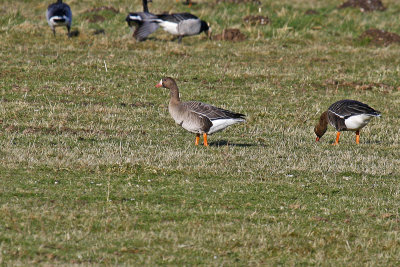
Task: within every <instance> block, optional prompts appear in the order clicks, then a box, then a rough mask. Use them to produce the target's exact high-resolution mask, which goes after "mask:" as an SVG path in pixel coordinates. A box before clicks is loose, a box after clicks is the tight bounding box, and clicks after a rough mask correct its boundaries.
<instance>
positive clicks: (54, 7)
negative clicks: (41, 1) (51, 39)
mask: <svg viewBox="0 0 400 267" xmlns="http://www.w3.org/2000/svg"><path fill="white" fill-rule="evenodd" d="M46 19H47V23H48V24H49V26H50V28H51V29H52V31H53V34H54V36H56V29H55V28H56V27H61V26H66V27H67V30H68V37H71V23H72V12H71V8H70V7H69V5H67V4H65V3H63V2H62V0H58V1H57V2H56V3H53V4H51V5H49V6H48V8H47V12H46Z"/></svg>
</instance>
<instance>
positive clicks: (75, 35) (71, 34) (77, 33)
mask: <svg viewBox="0 0 400 267" xmlns="http://www.w3.org/2000/svg"><path fill="white" fill-rule="evenodd" d="M79 34H80V32H79V31H78V30H73V31H71V32H70V33H69V36H70V37H78V36H79Z"/></svg>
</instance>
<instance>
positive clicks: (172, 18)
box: [157, 13, 199, 23]
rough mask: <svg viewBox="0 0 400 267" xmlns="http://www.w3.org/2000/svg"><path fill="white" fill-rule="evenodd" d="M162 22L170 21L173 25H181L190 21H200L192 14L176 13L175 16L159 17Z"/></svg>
mask: <svg viewBox="0 0 400 267" xmlns="http://www.w3.org/2000/svg"><path fill="white" fill-rule="evenodd" d="M157 17H158V18H159V19H160V20H163V21H169V22H173V23H179V22H182V21H185V20H188V19H199V18H198V17H196V16H195V15H193V14H190V13H175V14H161V15H157Z"/></svg>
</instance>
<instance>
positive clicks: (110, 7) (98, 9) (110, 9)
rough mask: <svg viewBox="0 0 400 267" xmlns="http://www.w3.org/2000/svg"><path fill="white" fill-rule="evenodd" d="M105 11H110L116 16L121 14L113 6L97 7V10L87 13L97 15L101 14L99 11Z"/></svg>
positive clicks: (90, 10)
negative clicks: (97, 13) (96, 13)
mask: <svg viewBox="0 0 400 267" xmlns="http://www.w3.org/2000/svg"><path fill="white" fill-rule="evenodd" d="M103 10H109V11H111V12H113V13H115V14H118V13H119V11H118V10H117V9H115V8H114V7H112V6H101V7H95V8H92V9H89V10H87V11H86V12H85V13H95V12H99V11H103Z"/></svg>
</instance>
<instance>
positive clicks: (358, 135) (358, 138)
mask: <svg viewBox="0 0 400 267" xmlns="http://www.w3.org/2000/svg"><path fill="white" fill-rule="evenodd" d="M356 144H357V145H358V144H360V131H356Z"/></svg>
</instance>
